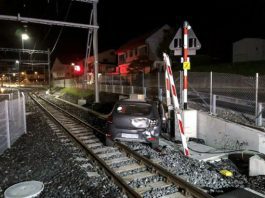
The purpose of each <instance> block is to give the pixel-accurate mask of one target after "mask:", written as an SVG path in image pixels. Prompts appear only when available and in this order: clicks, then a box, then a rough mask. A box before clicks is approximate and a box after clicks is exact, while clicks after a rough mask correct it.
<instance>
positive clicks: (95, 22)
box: [93, 2, 99, 103]
mask: <svg viewBox="0 0 265 198" xmlns="http://www.w3.org/2000/svg"><path fill="white" fill-rule="evenodd" d="M97 20H98V19H97V2H93V25H94V26H98V22H97ZM93 51H94V58H95V63H94V71H95V103H98V102H99V90H98V29H97V28H95V29H94V33H93Z"/></svg>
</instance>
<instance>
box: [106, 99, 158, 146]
mask: <svg viewBox="0 0 265 198" xmlns="http://www.w3.org/2000/svg"><path fill="white" fill-rule="evenodd" d="M107 123H108V130H107V132H106V144H107V145H111V144H112V143H113V140H121V141H131V142H146V143H150V144H151V145H152V147H157V146H158V145H159V134H160V130H161V120H160V116H159V113H158V106H157V103H156V102H153V101H145V100H132V99H123V100H120V101H118V102H116V104H115V105H114V108H113V110H112V112H111V113H110V114H109V116H108V118H107Z"/></svg>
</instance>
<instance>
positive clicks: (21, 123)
mask: <svg viewBox="0 0 265 198" xmlns="http://www.w3.org/2000/svg"><path fill="white" fill-rule="evenodd" d="M1 97H6V94H5V95H4V96H1V94H0V98H1ZM8 98H9V100H3V101H1V102H0V154H2V153H3V152H4V151H5V150H6V149H7V148H10V147H11V145H12V144H13V143H14V142H15V141H16V140H17V139H18V138H19V137H20V136H21V135H22V134H23V133H26V131H27V130H26V109H25V95H24V94H23V93H21V94H20V93H18V94H17V95H15V94H13V93H12V94H10V96H9V97H8Z"/></svg>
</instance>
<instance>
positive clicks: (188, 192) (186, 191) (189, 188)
mask: <svg viewBox="0 0 265 198" xmlns="http://www.w3.org/2000/svg"><path fill="white" fill-rule="evenodd" d="M38 97H40V96H38ZM40 98H41V99H42V100H44V101H45V102H47V103H49V104H50V105H52V106H54V107H56V108H58V109H59V110H60V111H62V112H64V113H66V114H67V115H69V116H70V117H72V118H74V119H76V120H78V121H79V122H81V123H82V124H84V125H85V126H87V127H89V128H92V129H93V130H96V131H97V132H99V133H101V134H105V133H104V132H102V131H100V130H99V129H97V128H95V127H94V126H92V125H90V124H88V123H86V122H84V121H82V120H81V119H79V118H78V117H76V116H75V115H72V114H71V113H69V112H67V111H65V110H64V109H62V108H60V107H58V106H57V105H55V104H53V103H52V102H50V101H47V100H46V99H44V98H42V97H40ZM91 113H92V114H93V112H91ZM95 116H96V117H98V115H97V114H95ZM55 119H56V118H55ZM100 119H102V117H100ZM66 130H67V129H66ZM74 138H75V137H74ZM75 139H76V138H75ZM81 144H82V146H84V147H85V145H84V144H83V143H82V141H81ZM115 145H116V146H117V147H118V148H119V149H120V150H123V151H124V152H125V153H126V154H127V155H129V156H133V158H135V159H136V160H137V161H139V162H140V163H144V164H145V165H146V166H147V167H150V168H151V169H152V171H153V172H157V173H158V174H159V175H161V176H163V177H165V178H166V179H167V181H168V182H171V183H173V184H174V185H176V187H177V188H179V189H180V190H179V192H181V193H182V194H183V195H184V196H190V197H194V198H213V196H211V195H209V194H208V193H206V192H205V191H204V190H203V189H201V188H198V187H196V186H194V185H192V184H190V183H188V182H187V181H185V180H183V179H182V178H180V177H178V176H176V175H174V174H172V173H170V172H169V171H168V170H166V169H165V168H163V167H162V166H160V165H158V164H156V163H154V162H152V161H151V160H149V159H147V158H145V157H143V156H141V155H140V154H138V153H136V152H135V151H133V150H131V149H130V148H128V147H127V146H125V145H123V144H121V143H119V142H115ZM85 148H86V147H85ZM89 150H90V149H89ZM91 152H92V151H91ZM95 158H96V159H98V160H100V161H101V162H102V163H103V164H105V162H104V161H102V160H101V159H99V158H98V157H97V156H96V154H95ZM105 165H106V164H105ZM106 166H107V165H106ZM108 170H109V171H111V170H110V169H109V168H108ZM114 174H116V173H114ZM117 177H119V176H118V175H117ZM119 178H120V177H119ZM120 179H121V178H120ZM121 180H122V179H121ZM137 195H138V194H137Z"/></svg>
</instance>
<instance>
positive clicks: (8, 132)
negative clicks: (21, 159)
mask: <svg viewBox="0 0 265 198" xmlns="http://www.w3.org/2000/svg"><path fill="white" fill-rule="evenodd" d="M5 120H6V141H7V148H10V147H11V140H10V131H9V117H8V101H7V100H5Z"/></svg>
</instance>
